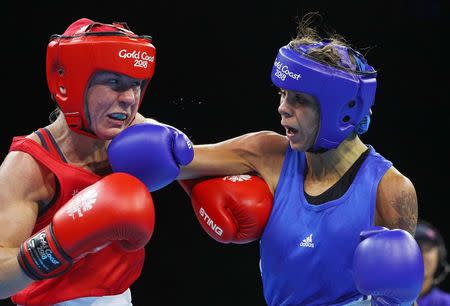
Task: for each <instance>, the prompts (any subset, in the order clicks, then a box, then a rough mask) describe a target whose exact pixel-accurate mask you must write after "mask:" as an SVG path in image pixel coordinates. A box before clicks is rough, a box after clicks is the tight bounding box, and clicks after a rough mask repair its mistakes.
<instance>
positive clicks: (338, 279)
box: [260, 146, 392, 306]
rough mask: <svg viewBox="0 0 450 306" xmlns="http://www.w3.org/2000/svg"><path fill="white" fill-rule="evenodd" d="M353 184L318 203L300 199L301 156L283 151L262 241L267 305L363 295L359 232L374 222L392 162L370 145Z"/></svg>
mask: <svg viewBox="0 0 450 306" xmlns="http://www.w3.org/2000/svg"><path fill="white" fill-rule="evenodd" d="M369 150H370V151H369V154H368V156H367V158H366V159H365V160H364V162H363V163H362V164H361V167H360V168H359V170H358V172H357V174H356V176H355V178H354V179H353V182H352V184H351V185H350V187H349V188H348V189H347V191H346V192H345V193H344V195H342V196H341V197H340V198H338V199H335V200H331V201H329V202H326V203H323V204H320V205H311V204H309V203H308V202H307V201H306V199H305V195H304V190H303V183H304V182H303V180H304V173H305V167H306V158H305V153H304V152H298V151H294V150H292V149H291V148H290V147H289V146H288V149H287V151H286V155H285V159H284V162H283V168H282V171H281V175H280V179H279V181H278V185H277V188H276V191H275V197H274V204H273V208H272V212H271V215H270V218H269V221H268V222H267V225H266V228H265V229H264V233H263V235H262V237H261V241H260V256H261V262H260V268H261V276H262V282H263V288H264V297H265V299H266V302H267V304H268V305H271V306H272V305H276V306H281V305H327V306H329V305H344V304H347V303H349V302H351V301H355V300H357V299H359V298H361V297H362V295H361V294H360V293H359V292H358V290H357V289H356V287H355V285H354V283H353V279H352V260H353V253H354V251H355V249H356V246H357V245H358V243H359V241H360V239H359V233H360V232H361V231H362V230H364V229H367V228H368V227H370V226H371V225H373V224H374V214H375V206H376V194H377V188H378V183H379V182H380V180H381V178H382V177H383V175H384V174H385V172H386V171H387V170H388V169H389V168H390V167H391V166H392V163H391V162H390V161H388V160H386V159H384V158H383V157H382V156H381V155H380V154H378V153H376V152H375V150H374V149H373V148H372V147H370V146H369Z"/></svg>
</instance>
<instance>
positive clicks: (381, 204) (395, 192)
mask: <svg viewBox="0 0 450 306" xmlns="http://www.w3.org/2000/svg"><path fill="white" fill-rule="evenodd" d="M417 218H418V204H417V194H416V190H415V188H414V185H413V184H412V182H411V181H410V180H409V179H408V178H407V177H405V176H404V175H402V174H401V173H400V172H398V170H396V169H395V168H394V167H391V169H389V170H388V171H387V172H386V174H385V175H384V176H383V178H382V180H381V182H380V184H379V185H378V191H377V208H376V216H375V224H376V225H380V226H385V227H387V228H390V229H393V228H400V229H404V230H406V231H408V232H409V233H410V234H411V235H414V232H415V230H416V225H417Z"/></svg>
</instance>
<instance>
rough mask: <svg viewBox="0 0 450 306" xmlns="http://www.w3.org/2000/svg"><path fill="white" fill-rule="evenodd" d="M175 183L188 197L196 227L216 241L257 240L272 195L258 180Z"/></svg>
mask: <svg viewBox="0 0 450 306" xmlns="http://www.w3.org/2000/svg"><path fill="white" fill-rule="evenodd" d="M179 183H180V185H181V186H182V187H183V189H184V190H185V191H186V193H187V194H188V195H190V197H191V202H192V207H193V209H194V212H195V215H196V216H197V219H198V221H199V222H200V225H201V226H202V228H203V229H204V230H205V231H206V232H207V233H208V234H209V236H211V237H212V238H213V239H215V240H216V241H218V242H220V243H236V244H244V243H249V242H252V241H254V240H256V239H259V238H260V237H261V234H262V232H263V230H264V227H265V225H266V222H267V220H268V219H269V215H270V212H271V210H272V203H273V196H272V193H271V191H270V189H269V187H268V186H267V184H266V182H265V181H264V180H263V179H261V178H260V177H258V176H250V175H235V176H225V177H214V178H202V179H194V180H184V181H179Z"/></svg>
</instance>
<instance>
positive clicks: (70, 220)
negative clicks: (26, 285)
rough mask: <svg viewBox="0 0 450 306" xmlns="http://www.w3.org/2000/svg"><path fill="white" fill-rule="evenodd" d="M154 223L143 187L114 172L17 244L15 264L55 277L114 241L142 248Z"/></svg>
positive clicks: (32, 274)
mask: <svg viewBox="0 0 450 306" xmlns="http://www.w3.org/2000/svg"><path fill="white" fill-rule="evenodd" d="M154 224H155V213H154V207H153V201H152V198H151V195H150V193H149V191H148V190H147V188H146V186H145V185H144V184H143V183H142V182H141V181H139V180H138V179H137V178H135V177H133V176H131V175H128V174H125V173H114V174H111V175H109V176H106V177H104V178H103V179H101V180H100V181H98V182H96V183H95V184H93V185H91V186H89V187H87V188H85V189H83V190H82V191H80V192H79V193H78V194H77V195H75V196H74V197H73V198H72V199H70V200H69V201H68V202H67V203H66V204H64V206H62V207H61V208H60V209H59V210H58V211H57V212H56V214H55V215H54V216H53V219H52V222H51V223H50V224H49V225H48V226H46V227H45V228H43V229H42V230H40V231H38V232H37V233H36V234H34V235H33V236H32V237H30V238H29V239H27V240H26V241H25V242H24V243H23V244H22V246H21V247H20V252H19V255H18V259H19V263H20V266H21V267H22V269H23V270H24V272H25V273H26V274H27V275H28V276H29V277H31V278H33V279H36V280H38V279H44V278H50V277H55V276H58V275H59V274H61V273H64V272H65V271H66V270H67V269H69V268H70V266H71V265H72V263H73V262H74V261H76V260H77V259H79V258H81V257H83V256H84V255H86V254H87V253H92V252H95V251H98V250H100V249H101V248H103V247H105V246H107V245H108V244H109V243H111V242H113V241H117V242H118V244H119V245H120V246H121V247H122V248H123V249H125V250H129V251H133V250H137V249H140V248H143V247H144V246H145V245H146V244H147V242H148V241H149V240H150V238H151V236H152V234H153V228H154Z"/></svg>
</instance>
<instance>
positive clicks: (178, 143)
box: [108, 123, 194, 191]
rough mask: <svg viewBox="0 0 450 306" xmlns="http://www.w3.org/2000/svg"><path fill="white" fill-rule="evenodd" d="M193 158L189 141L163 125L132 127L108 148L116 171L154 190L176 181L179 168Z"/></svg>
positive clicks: (137, 125)
mask: <svg viewBox="0 0 450 306" xmlns="http://www.w3.org/2000/svg"><path fill="white" fill-rule="evenodd" d="M193 158H194V148H193V145H192V142H191V141H190V140H189V138H188V137H187V136H186V135H185V134H184V133H183V132H181V131H179V130H177V129H176V128H174V127H172V126H169V125H165V124H160V123H140V124H136V125H132V126H130V127H128V128H126V129H125V130H123V131H122V132H121V133H119V134H118V135H117V136H116V137H114V138H113V140H112V141H111V143H110V144H109V146H108V159H109V162H110V164H111V167H112V170H113V171H114V172H125V173H128V174H131V175H133V176H135V177H137V178H138V179H140V180H141V181H142V182H144V184H145V185H147V188H148V189H149V190H150V191H155V190H158V189H161V188H163V187H164V186H166V185H168V184H170V183H171V182H173V181H174V180H175V179H176V178H177V176H178V174H179V172H180V166H186V165H187V164H189V163H190V162H191V161H192V159H193Z"/></svg>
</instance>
